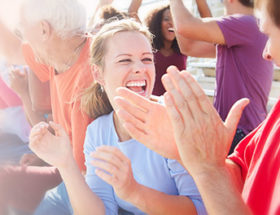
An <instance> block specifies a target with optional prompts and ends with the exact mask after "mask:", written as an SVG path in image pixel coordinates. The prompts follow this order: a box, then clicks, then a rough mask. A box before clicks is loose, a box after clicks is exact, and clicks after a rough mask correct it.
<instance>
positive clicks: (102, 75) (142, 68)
mask: <svg viewBox="0 0 280 215" xmlns="http://www.w3.org/2000/svg"><path fill="white" fill-rule="evenodd" d="M107 42H108V43H107V46H106V49H107V50H110V51H107V52H106V54H105V56H104V62H105V64H104V65H103V66H102V67H98V66H96V65H95V70H94V74H93V75H94V77H95V80H97V81H98V82H99V83H100V84H101V85H102V86H103V87H104V89H105V91H106V93H107V95H108V98H109V100H110V101H112V103H111V104H112V106H113V107H115V106H116V105H115V102H114V100H113V98H114V97H115V96H116V91H115V90H116V88H118V87H121V86H122V87H128V85H129V83H131V81H133V82H135V81H141V80H145V83H146V88H145V90H144V92H143V91H142V90H141V89H140V88H137V87H136V88H135V87H132V88H131V87H130V90H134V91H136V92H137V94H138V95H139V96H141V97H146V98H149V97H150V95H151V92H152V88H153V84H154V78H155V77H154V76H155V68H154V63H153V53H152V47H151V44H150V43H149V41H148V39H147V38H146V37H145V36H144V35H143V34H140V33H137V32H120V33H116V34H115V35H114V36H113V37H112V38H110V39H109V40H108V41H107ZM127 44H130V46H127ZM139 89H140V90H139ZM114 124H115V127H116V131H117V134H118V136H119V139H120V140H121V141H124V140H127V139H130V136H129V135H128V133H127V131H126V130H125V129H124V127H123V126H122V123H121V121H120V120H119V118H118V117H117V115H114ZM49 126H50V127H52V128H53V129H54V131H55V135H53V134H51V133H50V132H49V130H48V128H49ZM30 148H31V149H32V150H33V151H34V152H35V153H36V154H37V155H38V156H39V157H40V158H42V159H44V160H45V161H46V162H48V163H50V164H52V165H53V166H55V167H57V168H58V169H59V171H60V174H61V176H62V178H63V181H64V182H65V185H66V188H67V191H68V194H69V196H70V201H71V204H72V207H73V209H74V212H75V213H78V214H88V213H91V212H92V211H95V212H96V214H105V211H104V205H103V203H102V201H101V200H100V199H99V198H98V197H97V196H96V195H95V194H94V193H93V192H92V191H91V190H90V189H89V187H88V186H87V184H86V183H85V181H84V178H83V176H82V175H81V174H80V172H79V170H78V168H77V165H76V163H75V161H74V158H73V155H72V150H71V146H70V142H69V138H68V137H67V135H66V133H65V131H64V130H63V129H62V127H61V126H59V125H57V124H55V123H53V122H50V124H49V125H48V124H46V123H40V124H38V125H36V126H35V127H34V128H33V129H32V130H31V135H30ZM92 156H93V158H95V160H94V161H93V162H92V164H93V165H94V166H95V167H97V168H98V169H101V170H105V171H107V172H108V173H109V174H106V173H104V172H103V171H99V170H96V174H97V175H98V176H99V177H100V178H102V179H103V180H104V181H106V182H107V183H109V184H111V185H112V187H113V188H114V191H115V193H116V194H117V195H118V196H119V197H120V198H122V199H123V200H125V201H128V202H130V203H131V204H133V205H135V206H136V207H138V208H139V209H140V210H142V211H144V212H145V213H147V214H174V213H176V214H183V213H184V214H196V210H195V207H194V205H193V203H192V201H191V200H190V199H189V198H187V197H185V196H172V195H167V194H165V193H161V192H159V191H156V190H153V189H151V188H148V187H145V186H143V185H141V184H138V183H137V182H136V181H135V179H134V177H133V173H132V169H131V164H130V160H129V159H128V158H127V157H126V156H125V155H124V154H123V153H122V152H121V151H120V150H118V149H117V148H115V147H109V146H102V147H99V148H98V149H97V150H96V151H95V152H94V153H93V154H92ZM104 161H105V162H104ZM135 190H137V192H135ZM97 209H98V210H97Z"/></svg>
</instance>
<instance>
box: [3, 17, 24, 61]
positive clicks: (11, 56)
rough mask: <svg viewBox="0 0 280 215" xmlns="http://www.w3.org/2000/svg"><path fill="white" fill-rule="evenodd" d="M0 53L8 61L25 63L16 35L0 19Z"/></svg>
mask: <svg viewBox="0 0 280 215" xmlns="http://www.w3.org/2000/svg"><path fill="white" fill-rule="evenodd" d="M0 32H1V35H0V54H1V55H2V56H3V57H4V58H5V59H6V61H7V62H8V63H11V64H17V65H22V64H25V61H24V58H23V55H22V51H21V41H20V39H19V38H17V36H16V35H15V34H14V33H13V32H12V31H11V30H10V29H9V28H8V27H7V26H6V25H5V24H4V23H3V21H2V20H0Z"/></svg>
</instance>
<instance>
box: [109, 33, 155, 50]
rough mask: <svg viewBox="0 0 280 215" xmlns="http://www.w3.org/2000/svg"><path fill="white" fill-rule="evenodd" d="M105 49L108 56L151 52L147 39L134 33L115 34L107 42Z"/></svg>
mask: <svg viewBox="0 0 280 215" xmlns="http://www.w3.org/2000/svg"><path fill="white" fill-rule="evenodd" d="M106 49H107V53H108V54H109V55H115V54H117V53H143V52H152V47H151V44H150V42H149V40H148V38H147V37H146V36H145V35H143V34H142V33H140V32H134V31H127V32H118V33H116V34H115V35H114V36H113V37H111V38H110V39H109V40H108V43H107V46H106ZM108 50H109V51H108Z"/></svg>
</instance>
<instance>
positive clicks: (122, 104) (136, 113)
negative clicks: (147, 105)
mask: <svg viewBox="0 0 280 215" xmlns="http://www.w3.org/2000/svg"><path fill="white" fill-rule="evenodd" d="M114 100H115V102H116V104H117V106H118V108H117V109H123V110H125V111H126V112H127V113H129V114H130V115H131V116H132V117H133V118H136V119H137V120H140V121H142V122H145V121H146V118H147V112H146V111H143V110H142V109H139V108H138V107H137V106H135V105H134V104H132V103H130V102H128V101H127V100H126V99H124V98H123V97H120V96H116V97H115V98H114Z"/></svg>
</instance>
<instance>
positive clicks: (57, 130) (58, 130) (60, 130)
mask: <svg viewBox="0 0 280 215" xmlns="http://www.w3.org/2000/svg"><path fill="white" fill-rule="evenodd" d="M49 125H50V127H51V128H52V129H53V130H54V132H55V135H56V136H59V137H64V136H67V134H66V132H65V130H64V128H63V127H62V126H61V125H60V124H56V123H54V122H53V121H50V122H49Z"/></svg>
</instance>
